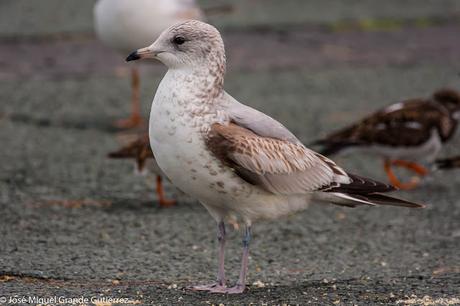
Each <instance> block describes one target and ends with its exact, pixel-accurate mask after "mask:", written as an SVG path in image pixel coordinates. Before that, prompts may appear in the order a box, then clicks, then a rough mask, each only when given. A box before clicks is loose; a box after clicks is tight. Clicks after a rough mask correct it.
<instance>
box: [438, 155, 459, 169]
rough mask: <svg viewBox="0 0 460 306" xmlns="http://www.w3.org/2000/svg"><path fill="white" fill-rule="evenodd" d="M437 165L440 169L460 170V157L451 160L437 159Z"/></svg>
mask: <svg viewBox="0 0 460 306" xmlns="http://www.w3.org/2000/svg"><path fill="white" fill-rule="evenodd" d="M435 164H436V167H437V168H438V169H443V170H448V169H454V168H460V155H459V156H455V157H451V158H441V159H437V160H436V162H435Z"/></svg>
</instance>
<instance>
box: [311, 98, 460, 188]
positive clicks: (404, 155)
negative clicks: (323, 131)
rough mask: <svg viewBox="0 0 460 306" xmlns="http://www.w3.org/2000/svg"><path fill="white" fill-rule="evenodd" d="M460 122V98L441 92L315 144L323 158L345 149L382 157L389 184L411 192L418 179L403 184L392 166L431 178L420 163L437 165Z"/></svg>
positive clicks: (379, 114)
mask: <svg viewBox="0 0 460 306" xmlns="http://www.w3.org/2000/svg"><path fill="white" fill-rule="evenodd" d="M459 118H460V94H459V93H458V92H457V91H455V90H452V89H441V90H438V91H436V92H435V93H434V94H433V95H432V96H431V97H429V98H416V99H409V100H405V101H402V102H399V103H396V104H392V105H390V106H387V107H385V108H383V109H381V110H379V111H377V112H375V113H373V114H371V115H369V116H367V117H365V118H364V119H362V120H360V121H358V122H357V123H355V124H353V125H351V126H349V127H346V128H344V129H342V130H339V131H337V132H335V133H332V134H330V135H328V136H327V137H326V138H324V139H320V140H317V141H315V142H314V143H313V144H316V145H321V146H322V150H321V151H320V153H321V154H324V155H332V154H336V153H339V152H342V151H344V150H346V149H360V150H362V151H367V152H371V153H376V154H378V155H381V156H383V158H384V168H385V172H386V174H387V176H388V178H389V180H390V182H391V183H392V184H393V185H394V186H396V187H398V188H400V189H412V188H414V187H416V186H417V184H418V182H419V181H420V179H419V177H413V178H412V179H411V181H409V182H406V183H403V182H401V181H400V180H399V179H398V178H397V177H396V175H395V174H394V173H393V170H392V166H400V167H404V168H407V169H409V170H411V171H413V172H415V173H416V174H418V175H419V176H425V175H426V174H428V169H427V168H426V167H424V166H422V165H421V164H420V163H425V164H428V165H431V164H433V163H434V162H435V159H436V157H437V156H438V154H439V152H440V150H441V148H442V147H443V145H444V144H445V143H447V142H448V141H449V140H451V139H452V136H453V135H454V133H455V131H456V129H457V125H458V120H459Z"/></svg>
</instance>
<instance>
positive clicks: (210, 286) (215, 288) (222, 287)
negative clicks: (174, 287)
mask: <svg viewBox="0 0 460 306" xmlns="http://www.w3.org/2000/svg"><path fill="white" fill-rule="evenodd" d="M226 288H227V287H226V286H225V284H219V283H213V284H208V285H198V286H192V287H190V290H193V291H209V292H221V290H225V289H226Z"/></svg>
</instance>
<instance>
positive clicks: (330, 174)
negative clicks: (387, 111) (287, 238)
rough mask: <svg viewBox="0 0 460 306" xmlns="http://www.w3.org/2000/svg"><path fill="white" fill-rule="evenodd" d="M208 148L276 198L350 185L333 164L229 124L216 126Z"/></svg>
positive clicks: (300, 147)
mask: <svg viewBox="0 0 460 306" xmlns="http://www.w3.org/2000/svg"><path fill="white" fill-rule="evenodd" d="M207 146H208V148H209V149H210V150H211V151H212V152H213V153H214V154H215V155H216V156H217V157H218V158H219V159H220V160H221V161H223V162H224V163H225V164H226V165H228V166H229V167H231V168H233V169H234V170H235V171H236V173H237V174H238V175H239V176H240V177H242V178H243V179H244V180H246V181H248V182H249V183H251V184H254V185H258V186H260V187H261V188H263V189H265V190H267V191H270V192H272V193H276V194H304V193H306V192H309V191H315V190H319V189H321V188H324V187H326V186H329V185H331V184H332V183H334V182H335V181H342V182H346V183H348V182H349V178H348V176H347V174H346V173H345V172H344V171H343V170H342V169H341V168H339V167H338V166H337V165H335V163H334V162H332V161H331V160H329V159H327V158H325V157H323V156H320V155H319V154H317V153H315V152H313V151H311V150H309V149H307V148H305V147H304V146H303V145H302V144H300V143H292V142H289V141H286V140H280V139H276V138H270V137H262V136H259V135H257V134H255V133H254V132H252V131H250V130H248V129H245V128H243V127H240V126H238V125H236V124H233V123H230V124H228V125H222V124H213V125H212V127H211V131H210V132H209V134H208V137H207Z"/></svg>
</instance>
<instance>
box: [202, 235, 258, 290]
mask: <svg viewBox="0 0 460 306" xmlns="http://www.w3.org/2000/svg"><path fill="white" fill-rule="evenodd" d="M250 240H251V227H246V228H245V232H244V237H243V256H242V259H241V271H240V277H239V279H238V282H237V283H236V285H235V286H234V287H231V288H226V287H223V288H215V289H213V290H210V292H214V293H228V294H236V293H243V291H244V289H246V274H247V272H248V260H249V241H250Z"/></svg>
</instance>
